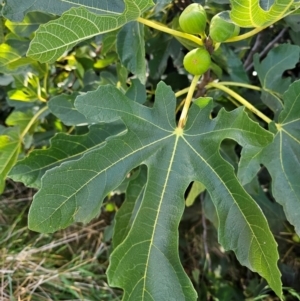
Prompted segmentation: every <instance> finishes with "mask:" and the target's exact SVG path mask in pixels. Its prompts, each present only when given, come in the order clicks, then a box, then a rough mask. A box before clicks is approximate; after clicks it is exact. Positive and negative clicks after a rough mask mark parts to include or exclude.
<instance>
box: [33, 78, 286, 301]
mask: <svg viewBox="0 0 300 301" xmlns="http://www.w3.org/2000/svg"><path fill="white" fill-rule="evenodd" d="M99 99H101V101H99ZM175 105H176V99H175V95H174V93H173V92H172V91H171V89H170V88H169V87H167V86H166V85H165V84H163V83H160V84H159V85H158V87H157V90H156V100H155V103H154V107H153V108H147V107H144V106H142V105H140V104H138V103H136V102H133V101H131V100H130V99H128V98H126V97H125V96H124V95H123V94H122V93H121V92H120V91H119V90H118V89H116V88H114V87H112V86H102V87H99V89H98V90H97V91H95V92H90V93H87V94H86V95H83V96H79V97H78V98H77V100H76V102H75V106H76V107H77V109H78V110H79V111H80V112H81V113H83V114H84V115H85V116H86V117H87V118H88V119H89V121H90V122H96V123H97V122H111V121H112V120H116V119H119V118H121V119H122V121H123V122H124V123H125V125H126V127H127V130H128V131H127V133H126V134H124V135H122V136H118V137H115V138H112V139H109V140H108V142H107V144H106V145H105V146H104V147H103V148H101V149H98V150H94V151H90V152H88V153H87V154H85V155H84V156H83V157H82V158H81V159H79V160H76V161H71V162H67V163H64V164H62V165H61V166H59V167H56V168H54V169H52V170H50V171H48V172H47V173H46V174H45V176H44V177H43V178H42V188H41V190H40V191H39V192H38V193H37V194H36V195H35V198H34V201H33V204H32V207H31V209H30V214H29V227H30V228H31V229H32V230H37V231H41V232H53V231H56V230H57V229H60V228H64V227H67V226H68V225H70V224H71V223H72V222H74V221H80V222H88V221H89V220H91V219H92V218H93V217H95V216H96V215H97V214H99V211H100V208H101V204H102V200H103V198H104V197H105V196H106V195H107V194H108V193H109V192H110V191H111V190H113V189H114V188H115V187H117V186H118V185H120V184H121V182H122V181H123V180H124V178H125V177H126V175H127V174H128V172H130V171H131V170H132V169H133V168H135V167H137V166H139V165H141V164H145V165H147V167H148V176H147V184H146V187H145V192H144V196H143V199H142V202H141V205H140V207H139V210H138V212H137V214H136V218H135V219H134V222H133V225H132V227H131V229H130V230H129V232H128V234H127V236H126V238H125V239H124V241H123V242H122V243H121V244H120V245H119V246H118V247H117V248H116V249H115V250H114V252H113V254H112V257H111V264H110V267H109V270H108V278H109V282H110V284H111V285H112V286H117V287H120V288H123V289H124V300H146V299H149V298H152V299H154V300H162V299H164V298H165V297H163V296H165V294H166V293H167V296H168V300H172V299H174V300H178V299H179V300H196V294H195V291H194V289H193V287H192V284H191V283H190V280H189V278H188V277H187V275H186V274H185V272H184V270H183V268H182V266H181V264H180V261H179V255H178V225H179V222H180V219H181V216H182V213H183V210H184V201H183V196H184V193H185V190H186V188H187V187H188V185H189V184H190V183H191V182H192V181H199V182H201V183H203V185H204V186H205V187H206V189H207V190H208V192H209V193H210V195H211V197H212V200H213V202H214V205H215V207H216V208H217V211H218V216H219V223H220V224H219V241H220V243H221V244H222V245H223V247H224V248H225V249H226V250H234V252H235V253H236V255H237V258H238V259H239V261H240V262H241V263H242V264H243V265H245V266H247V267H249V268H250V269H252V270H253V271H256V272H258V273H259V274H260V275H261V276H263V277H264V278H266V279H267V281H268V283H269V285H270V286H271V287H272V289H273V290H274V291H275V292H276V293H277V294H278V295H279V296H281V282H280V273H279V271H278V268H277V266H276V263H277V260H278V254H277V250H276V243H275V241H274V239H273V236H272V234H271V232H270V230H269V228H268V224H267V221H266V219H265V217H264V215H263V214H262V212H261V210H260V208H259V207H258V206H257V204H256V203H255V201H254V200H253V199H252V198H251V197H250V196H249V195H248V194H247V193H246V191H245V190H244V189H243V187H242V186H241V185H240V184H239V182H238V180H237V178H236V177H235V175H234V171H233V167H232V166H231V165H230V164H229V163H227V162H226V161H224V159H222V157H221V156H220V154H219V145H220V143H221V141H222V140H224V139H225V138H229V139H234V140H236V141H237V142H238V143H239V144H240V145H241V146H247V147H248V146H249V145H254V146H256V147H259V146H263V145H266V144H267V143H269V142H271V140H272V135H271V134H270V133H268V132H267V131H265V130H264V129H262V128H261V127H259V126H258V124H257V123H255V122H253V121H251V120H250V119H249V118H248V116H247V114H246V113H245V112H244V110H243V108H239V109H237V110H234V111H232V112H226V111H225V110H221V111H220V112H219V114H218V116H217V118H215V119H213V120H211V119H210V113H211V109H212V104H210V105H207V106H206V107H205V108H203V109H202V110H199V108H198V107H197V106H193V107H192V109H191V112H190V115H189V118H188V121H187V124H186V128H185V129H184V130H182V129H180V128H177V127H176V123H175V114H174V112H175ZM49 204H51V205H50V206H49ZM133 259H134V260H133ZM158 270H159V271H160V273H159V274H157V271H158Z"/></svg>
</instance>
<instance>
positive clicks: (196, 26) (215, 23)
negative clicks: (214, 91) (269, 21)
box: [179, 3, 240, 75]
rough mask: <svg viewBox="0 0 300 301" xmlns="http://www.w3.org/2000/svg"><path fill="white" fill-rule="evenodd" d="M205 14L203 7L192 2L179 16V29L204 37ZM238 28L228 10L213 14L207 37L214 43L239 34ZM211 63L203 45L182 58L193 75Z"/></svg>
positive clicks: (205, 68) (185, 66)
mask: <svg viewBox="0 0 300 301" xmlns="http://www.w3.org/2000/svg"><path fill="white" fill-rule="evenodd" d="M206 23H207V16H206V12H205V9H204V7H203V6H202V5H201V4H198V3H192V4H190V5H189V6H187V7H186V8H185V10H184V11H183V12H182V13H181V15H180V17H179V25H180V27H181V29H182V30H183V31H184V32H186V33H189V34H195V35H200V36H201V37H205V36H206V35H205V29H206ZM239 32H240V28H239V26H237V25H236V24H234V23H233V22H232V21H231V19H230V16H229V11H223V12H220V13H218V14H217V15H215V16H214V17H213V18H212V19H211V21H210V25H209V38H210V39H211V40H212V41H213V42H214V43H222V42H225V41H226V40H228V39H230V38H232V37H235V36H237V35H238V34H239ZM210 64H211V56H210V53H209V52H208V51H207V49H206V48H205V47H200V48H195V49H193V50H191V51H190V52H188V53H187V54H186V56H185V57H184V60H183V66H184V68H185V69H186V70H187V71H188V72H189V73H191V74H193V75H202V74H203V73H205V72H206V71H207V70H208V69H209V67H210Z"/></svg>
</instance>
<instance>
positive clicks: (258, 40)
mask: <svg viewBox="0 0 300 301" xmlns="http://www.w3.org/2000/svg"><path fill="white" fill-rule="evenodd" d="M262 37H263V35H262V33H261V32H260V33H259V34H258V35H257V37H256V41H255V43H254V45H253V47H252V48H251V50H250V51H249V54H248V56H247V59H246V60H245V62H244V68H245V69H247V68H248V66H249V65H251V63H252V60H253V56H254V54H255V53H256V52H257V51H258V49H259V46H260V45H261V42H262Z"/></svg>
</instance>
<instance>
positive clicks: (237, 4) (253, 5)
mask: <svg viewBox="0 0 300 301" xmlns="http://www.w3.org/2000/svg"><path fill="white" fill-rule="evenodd" d="M293 2H294V0H274V1H272V4H271V5H270V3H271V2H270V1H269V0H230V3H231V6H232V11H231V14H230V17H231V19H232V20H233V21H234V22H235V23H236V24H237V25H239V26H241V27H261V26H267V25H269V24H272V23H273V22H274V21H276V20H279V19H280V18H283V17H284V15H285V13H286V12H287V10H288V9H289V8H290V6H291V5H292V4H293Z"/></svg>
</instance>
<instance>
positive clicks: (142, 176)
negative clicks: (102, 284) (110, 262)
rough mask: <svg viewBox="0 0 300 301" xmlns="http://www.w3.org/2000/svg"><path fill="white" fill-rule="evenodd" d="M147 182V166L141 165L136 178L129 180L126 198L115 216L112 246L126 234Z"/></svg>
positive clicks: (116, 244) (136, 211) (119, 241)
mask: <svg viewBox="0 0 300 301" xmlns="http://www.w3.org/2000/svg"><path fill="white" fill-rule="evenodd" d="M146 182H147V168H146V166H144V165H143V166H141V169H140V171H139V174H138V176H137V177H136V178H134V179H133V180H132V181H130V182H129V184H128V187H127V190H126V199H125V201H124V203H123V204H122V206H121V208H120V209H119V210H118V212H117V214H116V218H115V221H116V223H115V228H114V235H113V246H114V248H116V247H117V246H118V245H119V244H120V243H121V242H122V241H123V240H124V239H125V238H126V236H127V234H128V233H129V230H130V229H131V226H132V224H133V222H134V220H135V218H136V215H137V213H138V211H139V208H140V206H141V203H142V200H143V197H144V192H145V187H146Z"/></svg>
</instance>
